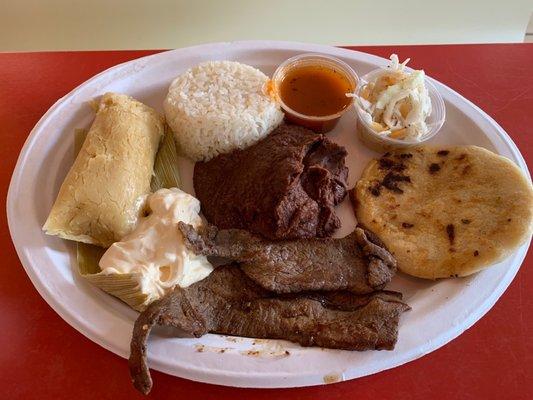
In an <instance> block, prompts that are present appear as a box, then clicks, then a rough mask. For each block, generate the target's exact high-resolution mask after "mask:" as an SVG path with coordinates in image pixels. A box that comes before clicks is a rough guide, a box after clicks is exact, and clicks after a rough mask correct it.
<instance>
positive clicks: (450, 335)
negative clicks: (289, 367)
mask: <svg viewBox="0 0 533 400" xmlns="http://www.w3.org/2000/svg"><path fill="white" fill-rule="evenodd" d="M223 46H228V47H234V49H235V50H236V49H239V48H242V50H247V49H248V50H258V49H262V48H265V49H276V50H296V51H312V52H323V53H327V54H334V55H339V56H348V55H349V54H351V55H352V56H353V54H354V53H358V58H360V59H361V58H362V59H365V61H369V62H371V63H375V64H383V63H384V62H386V59H384V58H382V57H379V56H375V55H373V54H369V53H365V52H361V51H358V50H351V49H345V48H339V47H333V46H328V45H317V44H310V43H300V42H290V41H268V40H259V41H256V40H250V41H235V42H218V43H207V44H202V45H197V46H191V47H185V48H180V49H175V50H169V51H163V52H160V53H156V54H152V55H147V56H144V57H140V58H137V59H134V60H130V61H126V62H124V63H120V64H118V65H115V66H113V67H110V68H108V69H106V70H104V71H102V72H100V73H98V74H96V75H94V76H92V77H91V78H89V79H88V80H86V81H84V82H83V83H81V84H80V85H78V86H77V87H75V88H74V89H72V90H71V91H69V92H68V93H67V94H65V95H64V96H62V97H61V98H60V99H58V100H57V101H56V102H55V103H54V104H53V105H52V106H51V107H50V108H49V109H48V110H47V111H46V113H45V114H44V115H43V116H42V117H41V118H40V119H39V121H38V122H37V124H36V125H35V126H34V127H33V129H32V130H31V132H30V134H29V135H28V137H27V138H26V140H25V142H24V145H23V147H22V149H21V151H20V154H19V156H18V159H17V163H16V165H15V168H14V170H13V174H12V177H11V181H10V184H9V188H8V193H7V201H6V211H7V220H8V227H9V233H10V236H11V238H12V242H13V244H14V247H15V250H16V252H17V255H18V257H19V260H20V262H21V264H22V265H23V267H24V270H25V271H26V274H27V275H28V276H29V278H30V280H31V282H32V284H33V285H34V287H35V288H36V289H37V291H38V292H39V294H40V295H41V297H42V298H43V299H44V300H45V301H46V302H47V303H48V304H49V305H50V307H52V309H53V310H54V311H55V312H56V313H57V314H59V316H60V317H61V318H63V320H65V321H66V322H67V323H68V324H69V325H71V326H72V327H73V328H75V329H76V330H77V331H78V332H80V333H82V334H83V335H84V336H86V337H87V338H89V339H90V340H91V341H93V342H95V343H97V344H99V345H100V346H102V347H104V348H105V349H107V350H109V351H112V352H113V353H115V354H118V355H119V356H121V357H125V358H127V354H124V351H123V350H122V349H120V348H117V347H115V346H114V345H112V343H110V342H109V341H106V340H104V339H103V338H100V337H99V336H98V335H96V334H95V333H94V332H91V330H90V329H87V327H86V326H84V324H83V323H80V321H79V320H78V319H76V317H75V315H73V314H72V313H71V312H70V311H69V310H68V309H66V308H64V307H63V305H62V304H61V303H59V302H58V301H57V300H56V299H55V298H54V296H53V295H52V294H51V293H49V292H48V290H47V289H46V288H45V287H44V285H43V284H42V283H41V282H40V280H39V279H38V276H37V275H36V273H35V272H34V271H33V269H32V268H31V262H30V260H29V259H28V258H27V256H26V254H25V253H24V252H23V251H22V250H23V249H22V247H23V246H22V244H21V243H20V242H19V240H18V237H17V226H16V225H15V224H14V223H13V217H14V213H15V210H14V203H15V201H16V199H15V198H14V192H15V186H16V185H17V183H18V182H19V181H20V179H21V175H22V171H23V166H24V164H25V161H26V159H27V158H28V156H29V154H30V153H31V151H30V150H31V148H32V143H33V142H34V140H35V138H36V136H37V134H38V132H39V130H40V129H41V126H42V125H43V124H44V123H45V122H46V121H47V120H48V119H49V118H50V117H52V115H53V114H54V113H55V112H57V111H58V109H59V108H60V106H61V105H62V104H63V103H64V102H65V101H66V100H67V99H68V98H70V97H72V96H73V95H75V93H76V92H78V91H79V90H81V89H82V88H84V87H86V86H90V85H91V84H93V83H94V82H95V81H97V80H98V79H100V78H102V77H103V76H104V75H107V74H109V73H110V72H111V71H114V72H117V71H119V70H120V69H122V68H125V67H131V66H134V65H135V66H138V67H142V66H143V65H146V64H148V63H149V62H150V61H151V60H153V59H156V58H160V57H168V54H169V53H176V52H184V53H186V52H197V51H206V50H208V49H213V48H215V47H216V48H221V47H223ZM430 79H431V81H432V82H433V83H434V84H435V85H436V86H437V87H438V89H439V90H441V91H445V92H448V93H447V94H448V95H450V96H455V97H456V98H457V99H458V100H459V101H462V102H464V103H465V104H466V105H468V106H470V107H471V108H472V109H473V110H474V111H475V112H477V113H478V114H479V115H480V116H481V117H482V120H484V122H486V123H488V124H489V125H490V126H492V128H494V129H495V131H496V133H497V134H498V135H499V137H500V139H502V140H503V142H504V143H505V144H507V146H508V147H509V150H510V151H511V153H512V154H513V157H514V159H515V162H517V164H518V166H519V167H520V169H521V170H522V172H523V173H524V174H525V175H526V176H527V177H528V179H529V180H530V181H531V177H530V173H529V170H528V168H527V164H526V162H525V160H524V158H523V157H522V155H521V153H520V151H519V149H518V147H517V146H516V144H515V143H514V142H513V140H512V139H511V137H510V136H509V135H508V134H507V132H505V130H504V129H503V128H502V127H501V126H500V125H499V124H498V123H497V122H496V121H495V120H494V119H493V118H492V117H491V116H489V115H488V114H487V113H485V112H484V111H483V110H481V109H480V108H479V107H478V106H476V105H475V104H474V103H472V102H471V101H470V100H468V99H466V98H465V97H463V96H462V95H461V94H459V93H458V92H456V91H454V90H453V89H451V88H449V87H448V86H446V85H444V84H443V83H441V82H439V81H437V80H435V79H433V78H430ZM463 112H464V111H463ZM477 122H480V121H477ZM530 242H531V240H530V241H529V242H528V243H525V244H524V245H523V246H521V247H520V248H518V249H517V251H516V252H515V253H514V256H515V257H516V256H518V259H516V260H515V261H514V264H516V266H514V265H513V268H510V269H509V270H508V271H506V273H505V275H504V277H503V278H502V279H501V280H500V282H499V283H498V285H497V290H494V292H493V293H492V295H491V296H490V297H489V298H487V299H485V300H484V302H483V303H482V306H480V307H479V308H478V309H476V312H473V313H471V314H470V315H469V317H468V318H467V319H466V321H465V322H463V323H462V324H460V326H458V327H454V329H453V330H447V331H446V332H444V333H443V334H441V335H439V336H438V337H437V338H435V340H433V341H432V342H430V343H428V344H427V345H426V346H424V347H423V348H420V349H419V351H418V352H412V353H411V354H409V353H408V354H406V355H405V356H404V357H403V358H401V359H400V360H398V361H397V362H395V363H393V364H392V365H389V366H387V367H386V368H384V369H383V368H382V369H378V370H376V371H370V372H369V373H364V374H360V375H355V376H347V377H346V379H354V378H357V377H359V376H366V375H371V374H374V373H377V372H380V371H382V370H386V369H391V368H395V367H397V366H399V365H402V364H405V363H407V362H409V361H412V360H415V359H417V358H419V357H421V356H423V355H425V354H428V353H430V352H432V351H434V350H436V349H438V348H440V347H442V346H444V345H445V344H447V343H449V342H450V341H451V340H453V339H455V338H456V337H457V336H459V335H460V334H461V333H462V332H464V331H465V330H467V329H469V328H470V327H471V326H472V325H474V323H475V322H477V321H478V320H479V319H481V318H482V317H483V316H484V315H485V314H486V313H487V312H488V311H489V310H490V309H491V308H492V306H493V305H494V304H495V303H496V301H497V300H498V299H499V297H500V296H501V295H502V294H503V293H504V292H505V290H506V288H507V287H508V286H509V285H510V283H511V282H512V280H513V279H514V277H515V276H516V274H517V273H518V270H519V269H520V266H521V265H522V263H523V260H524V258H525V256H526V254H527V249H528V247H529V245H530ZM520 253H521V254H520ZM442 336H445V337H442ZM436 339H439V340H436ZM150 367H151V368H153V369H157V370H159V371H162V372H166V373H168V374H171V375H176V376H180V377H184V378H188V379H193V380H195V381H200V382H206V383H215V384H222V385H228V386H238V387H271V388H273V387H298V386H311V385H319V384H323V382H321V380H320V381H318V380H317V379H316V377H315V376H310V375H311V374H308V375H309V376H305V377H301V376H300V375H299V376H298V377H295V378H292V377H291V378H290V379H287V381H288V382H283V379H281V380H280V382H274V383H273V382H271V379H272V375H273V374H272V373H270V374H269V376H263V375H261V374H259V375H257V374H248V375H247V376H246V377H243V374H242V373H235V374H233V373H232V371H227V370H224V371H223V374H221V373H219V372H217V371H218V370H215V369H211V370H210V371H208V372H206V371H202V373H201V374H200V375H198V369H201V368H195V367H196V366H189V367H187V368H180V367H177V366H176V365H169V364H168V363H166V362H164V361H160V360H154V359H150ZM176 371H178V372H176ZM221 371H222V370H221ZM319 375H320V377H322V374H319ZM317 376H318V374H317ZM343 378H344V376H343ZM250 379H254V380H255V383H254V384H250V383H249V381H250ZM258 381H259V384H258ZM310 381H311V382H310Z"/></svg>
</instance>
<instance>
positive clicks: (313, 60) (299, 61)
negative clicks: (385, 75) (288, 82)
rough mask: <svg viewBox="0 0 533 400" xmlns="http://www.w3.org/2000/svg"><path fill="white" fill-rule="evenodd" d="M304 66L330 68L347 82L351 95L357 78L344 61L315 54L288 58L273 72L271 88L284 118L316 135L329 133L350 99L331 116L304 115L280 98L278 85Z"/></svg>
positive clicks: (356, 84) (350, 104)
mask: <svg viewBox="0 0 533 400" xmlns="http://www.w3.org/2000/svg"><path fill="white" fill-rule="evenodd" d="M304 66H319V67H324V68H330V69H332V70H334V71H336V72H337V73H340V74H342V76H343V77H344V78H345V79H346V80H347V82H349V84H350V86H352V87H353V91H352V93H353V92H355V90H356V89H357V86H358V82H359V78H358V77H357V74H356V73H355V71H354V70H353V69H352V68H351V67H350V66H349V65H348V64H346V63H345V62H344V61H341V60H339V59H337V58H335V57H331V56H327V55H324V54H315V53H305V54H299V55H297V56H294V57H292V58H289V59H288V60H286V61H284V62H283V63H282V64H280V66H279V67H278V68H277V69H276V71H275V72H274V75H273V76H272V88H273V91H274V94H275V96H276V98H277V100H278V101H279V102H280V105H281V108H282V109H283V111H284V112H285V118H286V119H287V120H288V121H290V122H292V123H294V124H297V125H301V126H304V127H306V128H309V129H312V130H313V131H315V132H318V133H326V132H329V131H331V130H332V129H333V128H334V127H335V126H336V125H337V122H339V119H340V118H341V116H342V115H343V114H344V113H345V112H346V111H347V110H348V109H350V108H351V106H352V104H353V101H354V100H353V99H352V100H351V102H350V103H349V104H348V105H347V106H346V107H345V108H344V109H342V110H340V111H339V112H337V113H335V114H331V115H322V116H316V115H305V114H301V113H299V112H297V111H295V110H293V109H292V108H291V107H289V106H288V105H287V104H286V103H285V102H284V101H283V98H282V96H280V92H281V91H280V85H281V83H282V82H283V79H284V78H285V76H286V74H287V73H288V72H289V71H290V70H293V69H296V68H300V67H304Z"/></svg>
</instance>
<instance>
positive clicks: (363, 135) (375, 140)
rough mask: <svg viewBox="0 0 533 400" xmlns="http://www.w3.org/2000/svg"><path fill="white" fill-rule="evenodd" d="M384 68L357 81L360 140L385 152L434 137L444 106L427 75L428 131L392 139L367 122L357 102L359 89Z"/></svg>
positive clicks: (355, 105)
mask: <svg viewBox="0 0 533 400" xmlns="http://www.w3.org/2000/svg"><path fill="white" fill-rule="evenodd" d="M386 71H387V69H386V68H379V69H376V70H374V71H371V72H369V73H368V74H366V75H364V76H362V77H361V79H360V82H359V87H358V88H357V91H356V96H355V103H354V107H355V111H356V114H357V133H358V135H359V138H360V139H361V141H362V142H363V143H364V144H365V145H366V146H367V147H368V148H370V149H372V150H374V151H378V152H387V151H390V150H394V149H406V148H409V147H413V146H418V145H420V144H422V143H424V142H426V141H428V140H429V139H431V138H432V137H434V136H435V135H436V134H437V133H438V132H439V130H440V128H442V125H443V124H444V120H445V118H446V108H445V106H444V100H443V99H442V96H441V95H440V93H439V91H438V90H437V88H436V87H435V85H433V83H431V81H430V79H428V77H427V76H426V77H425V80H424V83H425V85H426V87H427V89H428V93H429V98H430V99H431V108H432V109H431V114H430V115H429V117H428V118H427V119H426V123H427V126H428V128H429V130H428V132H427V133H426V134H425V135H424V136H422V137H421V138H419V139H418V140H412V139H411V140H403V139H394V138H390V137H388V136H385V135H380V134H379V133H377V132H376V131H375V130H374V129H372V127H371V126H370V124H368V123H367V122H366V121H365V120H364V118H363V110H362V108H361V106H360V103H359V97H360V93H361V90H362V89H363V88H364V86H365V85H366V84H367V83H369V82H373V81H374V80H376V78H378V77H379V75H381V74H382V73H383V72H386ZM405 71H406V72H412V71H413V70H412V69H410V68H406V69H405Z"/></svg>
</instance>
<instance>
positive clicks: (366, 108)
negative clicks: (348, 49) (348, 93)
mask: <svg viewBox="0 0 533 400" xmlns="http://www.w3.org/2000/svg"><path fill="white" fill-rule="evenodd" d="M390 60H391V62H390V65H389V66H388V67H387V68H386V69H383V72H382V73H381V74H379V75H378V76H377V78H376V79H375V80H374V81H372V82H368V83H367V84H366V85H365V86H363V87H362V88H361V91H360V96H359V98H358V99H357V100H358V105H359V107H360V109H361V110H362V111H363V113H362V116H363V119H364V120H365V122H367V123H368V124H369V125H370V126H371V127H372V129H373V130H374V131H375V132H376V133H378V134H380V135H384V136H388V137H390V138H394V139H402V140H417V141H418V140H421V139H422V138H423V136H424V135H425V134H426V133H427V132H428V131H429V128H428V126H427V124H426V119H427V117H429V115H430V114H431V110H432V108H431V99H430V98H429V93H428V89H427V87H426V85H425V83H424V78H425V74H424V71H423V70H416V71H413V72H406V71H405V66H406V64H407V63H408V62H409V60H410V59H409V58H408V59H407V60H405V61H404V62H403V63H400V62H399V60H398V56H397V55H396V54H393V55H391V56H390Z"/></svg>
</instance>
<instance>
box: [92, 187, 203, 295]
mask: <svg viewBox="0 0 533 400" xmlns="http://www.w3.org/2000/svg"><path fill="white" fill-rule="evenodd" d="M147 205H148V211H149V215H148V216H147V217H143V218H141V219H140V221H139V223H138V225H137V227H136V228H135V229H134V231H133V232H132V233H130V234H129V235H127V236H125V237H124V238H123V239H122V240H121V241H120V242H116V243H114V244H113V245H111V247H110V248H109V249H108V250H107V251H106V252H105V253H104V255H103V256H102V258H101V260H100V268H101V269H102V273H103V274H127V273H132V274H135V276H138V277H139V286H140V287H139V289H140V291H141V292H142V293H144V294H146V295H148V303H149V302H151V301H154V300H157V299H159V298H161V297H162V296H164V295H165V294H166V293H167V292H169V291H170V290H172V288H174V287H175V286H176V285H178V286H181V287H187V286H189V285H191V284H193V283H195V282H198V281H200V280H202V279H204V278H205V277H206V276H208V275H209V274H210V273H211V271H212V270H213V266H212V265H211V264H210V263H209V261H207V258H206V257H205V256H199V255H196V254H194V253H193V252H191V251H190V250H189V249H187V248H186V246H185V243H184V239H183V236H182V234H181V232H180V231H179V229H178V222H180V221H183V222H185V223H188V224H191V225H193V226H194V227H195V228H198V227H199V226H200V225H201V224H202V220H201V218H200V216H199V213H200V202H199V201H198V200H197V199H196V198H194V197H193V196H191V195H189V194H187V193H185V192H183V191H181V190H180V189H177V188H172V189H160V190H158V191H157V192H155V193H153V194H151V195H150V196H148V199H147Z"/></svg>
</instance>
